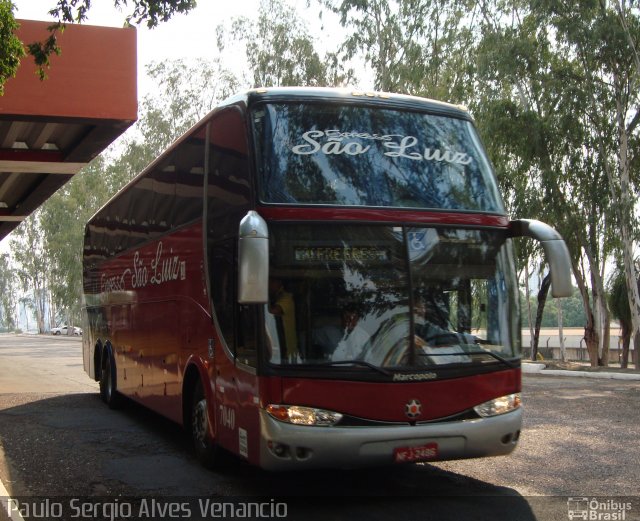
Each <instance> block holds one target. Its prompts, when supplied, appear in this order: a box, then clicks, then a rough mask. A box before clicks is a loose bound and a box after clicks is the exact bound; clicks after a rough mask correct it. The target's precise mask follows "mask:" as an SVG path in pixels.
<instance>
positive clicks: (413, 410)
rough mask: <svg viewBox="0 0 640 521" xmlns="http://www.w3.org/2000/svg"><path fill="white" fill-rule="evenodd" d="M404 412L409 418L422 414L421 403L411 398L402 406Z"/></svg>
mask: <svg viewBox="0 0 640 521" xmlns="http://www.w3.org/2000/svg"><path fill="white" fill-rule="evenodd" d="M404 412H405V414H406V415H407V416H408V417H409V418H411V419H414V418H417V417H418V416H420V415H421V414H422V404H421V403H420V401H419V400H415V399H413V400H411V401H410V402H408V403H407V404H406V405H405V406H404Z"/></svg>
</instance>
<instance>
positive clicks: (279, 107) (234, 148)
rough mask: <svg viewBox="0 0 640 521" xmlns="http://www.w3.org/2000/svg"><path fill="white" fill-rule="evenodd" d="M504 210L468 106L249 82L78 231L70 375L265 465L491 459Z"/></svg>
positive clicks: (513, 438) (510, 365) (507, 251)
mask: <svg viewBox="0 0 640 521" xmlns="http://www.w3.org/2000/svg"><path fill="white" fill-rule="evenodd" d="M524 235H527V236H531V237H534V238H536V239H538V240H539V241H540V242H541V243H542V246H543V247H544V249H545V252H546V254H547V259H548V261H549V263H550V265H551V271H552V277H553V294H554V295H555V296H564V295H568V294H570V289H571V278H570V261H569V257H568V252H567V250H566V246H565V244H564V242H563V241H562V239H561V237H560V236H559V235H558V234H557V233H556V232H555V231H554V230H553V229H552V228H550V227H548V226H547V225H545V224H543V223H540V222H538V221H527V220H520V221H510V220H509V218H508V217H507V215H506V213H505V210H504V206H503V203H502V202H501V198H500V194H499V191H498V186H497V183H496V180H495V177H494V173H493V171H492V168H491V166H490V163H489V161H488V159H487V156H486V153H485V151H484V149H483V147H482V145H481V143H480V140H479V138H478V135H477V133H476V130H475V128H474V124H473V122H472V119H471V117H470V116H469V114H468V113H467V111H465V110H464V109H462V108H460V107H457V106H453V105H449V104H445V103H440V102H436V101H431V100H426V99H422V98H417V97H410V96H401V95H389V94H381V93H361V92H348V91H343V90H335V89H309V88H277V89H276V88H274V89H256V90H251V91H249V92H247V93H244V94H242V95H239V96H236V97H233V98H231V99H229V100H227V101H226V102H224V103H222V104H221V105H220V106H219V107H217V108H216V109H215V110H213V111H212V112H211V113H210V114H209V115H208V116H207V117H205V118H204V119H203V120H202V121H200V122H199V123H198V124H197V125H195V126H194V127H193V128H192V129H191V130H190V131H188V132H187V133H186V134H185V135H184V136H182V137H181V138H180V139H179V140H178V141H176V143H175V144H173V145H172V146H171V147H170V148H169V149H168V150H167V151H166V152H165V153H164V154H162V155H161V156H160V157H159V158H158V159H157V160H155V161H154V162H153V163H152V164H151V165H149V166H148V167H147V168H146V170H145V171H144V172H142V173H141V174H140V175H139V176H137V177H136V178H135V179H134V180H132V181H131V182H130V183H129V184H128V185H127V186H126V187H125V188H124V189H122V190H121V191H120V192H119V193H118V194H117V195H116V196H114V197H113V198H112V199H111V200H110V201H109V202H108V203H107V204H106V205H105V206H104V207H103V208H102V209H101V210H100V211H98V212H97V213H96V215H95V216H94V217H93V218H92V219H91V220H90V221H89V223H88V224H87V227H86V235H85V246H84V294H85V295H84V296H85V310H86V313H85V321H86V322H85V331H86V333H85V335H84V338H83V342H84V346H83V351H84V367H85V370H86V372H87V373H88V374H89V375H90V376H91V377H92V378H94V379H96V380H98V381H99V382H100V392H101V395H102V398H103V399H104V401H105V402H106V403H107V404H109V405H110V406H115V405H116V404H117V402H118V400H119V399H120V398H122V396H123V395H124V396H126V397H128V398H130V399H132V400H135V401H136V402H139V403H140V404H143V405H145V406H147V407H149V408H151V409H153V410H154V411H157V412H158V413H160V414H162V415H164V416H166V417H168V418H170V419H171V420H174V421H176V422H178V423H180V424H182V425H184V426H185V428H186V429H188V430H190V432H191V434H192V437H193V440H194V444H195V447H196V452H197V454H198V456H199V457H200V458H201V459H202V460H203V462H205V463H214V462H215V457H216V453H217V450H218V449H220V448H222V449H226V450H227V451H230V452H232V453H235V454H237V455H238V456H239V457H241V458H245V459H246V460H248V461H249V462H251V463H253V464H255V465H259V466H261V467H263V468H266V469H275V470H277V469H298V468H315V467H356V466H362V465H372V464H375V465H377V464H385V463H389V464H391V463H394V462H398V463H400V462H411V461H437V460H448V459H458V458H471V457H481V456H493V455H499V454H507V453H509V452H511V451H512V450H513V449H514V447H515V446H516V444H517V441H518V437H519V434H520V428H521V422H522V416H521V408H520V391H521V372H520V359H521V340H520V319H519V307H518V301H519V291H518V287H517V281H516V275H515V269H514V259H513V252H512V245H511V238H512V237H516V236H524Z"/></svg>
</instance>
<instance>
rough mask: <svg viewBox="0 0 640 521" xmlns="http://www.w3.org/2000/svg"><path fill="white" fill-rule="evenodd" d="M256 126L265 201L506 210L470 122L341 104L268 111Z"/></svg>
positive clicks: (260, 113) (260, 112) (258, 115)
mask: <svg viewBox="0 0 640 521" xmlns="http://www.w3.org/2000/svg"><path fill="white" fill-rule="evenodd" d="M253 121H254V130H255V137H256V144H257V149H258V171H259V180H260V182H259V185H260V198H261V200H262V201H263V202H266V203H277V204H318V205H341V206H369V207H402V208H437V209H464V210H482V211H488V212H498V213H501V212H503V208H502V203H501V201H500V197H499V195H498V190H497V186H496V182H495V179H494V177H493V174H492V171H491V167H490V165H489V163H488V161H487V159H486V156H485V154H484V151H483V149H482V146H481V145H480V142H479V140H478V137H477V135H476V132H475V129H474V128H473V125H472V124H471V123H470V122H469V121H466V120H461V119H456V118H453V117H444V116H436V115H431V114H425V113H419V112H409V111H398V110H389V109H380V108H376V109H372V108H367V107H358V106H353V105H337V104H330V105H319V104H269V105H263V106H260V107H259V108H258V109H256V110H255V111H254V113H253Z"/></svg>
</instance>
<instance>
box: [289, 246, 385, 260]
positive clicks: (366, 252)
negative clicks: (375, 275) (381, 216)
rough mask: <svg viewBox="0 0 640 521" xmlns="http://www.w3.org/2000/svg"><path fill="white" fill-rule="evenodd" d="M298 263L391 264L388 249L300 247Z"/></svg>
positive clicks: (296, 257) (297, 248) (295, 256)
mask: <svg viewBox="0 0 640 521" xmlns="http://www.w3.org/2000/svg"><path fill="white" fill-rule="evenodd" d="M294 258H295V260H296V262H354V261H355V262H389V260H390V259H391V254H390V252H389V250H388V249H387V248H381V247H378V246H311V247H307V246H305V247H302V246H298V247H296V248H295V249H294Z"/></svg>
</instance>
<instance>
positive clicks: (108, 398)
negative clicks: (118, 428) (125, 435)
mask: <svg viewBox="0 0 640 521" xmlns="http://www.w3.org/2000/svg"><path fill="white" fill-rule="evenodd" d="M115 365H116V364H115V361H114V359H113V356H111V353H110V352H109V350H107V349H105V350H104V354H103V355H102V364H101V370H100V398H102V401H103V402H104V403H106V404H107V405H108V406H109V408H110V409H117V408H119V407H120V405H122V396H121V395H120V393H119V392H118V391H117V389H116V370H115Z"/></svg>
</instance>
